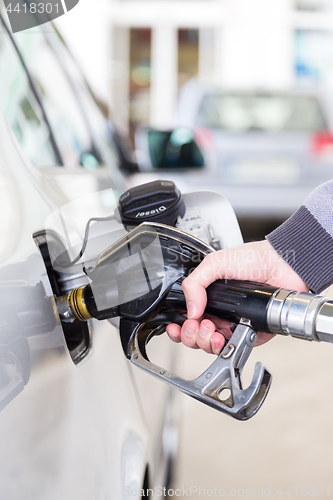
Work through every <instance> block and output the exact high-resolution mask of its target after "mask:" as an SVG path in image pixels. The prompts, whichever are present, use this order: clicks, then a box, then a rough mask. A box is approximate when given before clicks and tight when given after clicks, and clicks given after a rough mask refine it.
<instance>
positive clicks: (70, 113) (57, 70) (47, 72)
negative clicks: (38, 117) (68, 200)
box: [15, 29, 99, 168]
mask: <svg viewBox="0 0 333 500" xmlns="http://www.w3.org/2000/svg"><path fill="white" fill-rule="evenodd" d="M15 42H16V43H17V45H18V47H19V50H20V52H21V54H22V57H23V59H24V61H25V63H26V65H27V68H28V70H29V72H30V73H31V74H32V76H33V78H34V80H35V82H36V85H37V87H38V92H39V94H40V96H41V99H42V103H43V106H44V108H45V112H46V115H47V117H48V120H49V122H50V124H51V128H52V131H53V134H54V137H55V140H56V142H57V145H58V147H59V150H60V153H61V156H62V158H63V161H64V164H65V165H66V166H76V165H80V164H81V165H83V166H87V167H88V168H96V167H98V166H99V164H98V161H97V159H96V158H95V157H94V156H93V146H92V141H91V137H90V135H89V132H88V130H87V127H86V125H85V123H84V120H83V117H82V113H81V110H80V108H79V106H78V103H77V100H76V98H75V95H74V93H73V90H72V89H71V87H70V85H69V82H68V80H67V78H66V75H65V74H64V72H63V70H62V67H61V65H60V64H59V62H58V60H57V58H56V56H55V54H54V53H53V51H52V48H51V47H50V45H49V44H48V42H47V40H46V38H45V36H44V34H43V33H42V32H41V31H39V30H37V29H34V32H33V33H27V32H22V33H17V34H15Z"/></svg>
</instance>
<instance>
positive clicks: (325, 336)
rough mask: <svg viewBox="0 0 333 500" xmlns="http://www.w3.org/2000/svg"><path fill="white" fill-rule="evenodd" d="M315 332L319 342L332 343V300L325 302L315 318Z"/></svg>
mask: <svg viewBox="0 0 333 500" xmlns="http://www.w3.org/2000/svg"><path fill="white" fill-rule="evenodd" d="M316 334H317V337H318V340H320V341H321V342H330V343H333V301H332V300H329V301H327V302H325V303H324V304H323V305H322V306H321V308H320V309H319V311H318V314H317V318H316Z"/></svg>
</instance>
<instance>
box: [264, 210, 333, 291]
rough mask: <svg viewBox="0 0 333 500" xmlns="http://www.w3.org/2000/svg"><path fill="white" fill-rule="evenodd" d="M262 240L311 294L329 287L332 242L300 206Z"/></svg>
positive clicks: (332, 278)
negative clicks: (287, 265)
mask: <svg viewBox="0 0 333 500" xmlns="http://www.w3.org/2000/svg"><path fill="white" fill-rule="evenodd" d="M266 238H267V240H268V241H269V242H270V244H271V245H272V247H273V248H274V249H275V250H276V251H277V252H278V254H279V255H280V256H281V257H282V258H283V259H284V260H285V261H286V262H287V263H288V264H289V265H290V266H291V267H292V268H293V269H294V271H296V273H297V274H298V275H299V276H300V277H301V278H302V280H303V281H304V282H305V283H306V284H307V285H308V287H309V288H310V289H311V290H313V291H314V292H315V293H320V292H322V291H323V290H325V288H327V287H329V286H330V285H332V283H333V238H332V237H331V236H330V235H329V234H328V233H327V232H326V231H325V229H324V228H323V227H322V226H321V225H320V224H319V222H318V221H317V219H316V218H315V217H314V216H313V215H312V213H311V212H310V211H309V210H308V209H307V208H306V207H305V206H304V205H303V206H301V208H299V209H298V210H297V212H295V213H294V215H292V216H291V217H290V218H289V219H288V220H286V222H284V223H283V224H281V226H279V227H278V228H277V229H275V230H274V231H273V232H272V233H270V234H269V235H267V236H266Z"/></svg>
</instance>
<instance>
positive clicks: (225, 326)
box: [167, 240, 309, 354]
mask: <svg viewBox="0 0 333 500" xmlns="http://www.w3.org/2000/svg"><path fill="white" fill-rule="evenodd" d="M222 278H224V279H236V280H250V281H259V282H261V283H267V284H269V285H273V286H276V287H279V288H286V289H288V290H296V291H299V292H308V291H309V288H308V287H307V285H306V284H305V283H304V281H302V279H301V278H300V277H299V276H298V274H297V273H296V272H295V271H294V270H293V269H292V268H291V267H290V266H289V264H287V263H286V262H285V261H284V260H283V259H282V257H280V255H279V254H278V253H277V252H276V251H275V250H274V248H273V247H272V246H271V245H270V243H269V242H268V241H266V240H264V241H258V242H254V243H246V244H244V245H241V246H238V247H233V248H229V249H227V250H220V251H219V252H214V253H211V254H209V255H207V257H206V258H205V259H204V260H203V262H202V263H201V264H200V265H199V266H198V267H197V268H196V269H195V270H194V271H193V272H192V273H191V274H190V275H189V276H188V277H187V278H186V279H185V280H184V281H183V290H184V294H185V298H186V304H187V317H188V319H187V320H186V321H185V323H184V324H183V326H182V328H181V327H180V326H179V325H176V324H170V325H168V326H167V333H168V335H169V337H170V339H171V340H173V341H174V342H183V344H184V345H186V346H187V347H192V348H194V349H199V348H200V349H203V350H204V351H206V352H208V353H214V354H219V352H220V351H221V349H222V347H223V346H224V344H225V338H227V339H229V338H230V336H231V331H230V323H229V322H227V321H224V320H221V319H218V318H212V319H213V320H214V321H212V319H209V318H208V316H203V314H204V310H205V307H206V304H207V294H206V288H207V287H208V285H210V284H211V283H213V281H216V280H217V279H222ZM271 338H272V335H270V334H268V333H263V332H261V333H260V334H259V337H258V342H257V345H260V344H263V343H265V342H267V341H268V340H269V339H271Z"/></svg>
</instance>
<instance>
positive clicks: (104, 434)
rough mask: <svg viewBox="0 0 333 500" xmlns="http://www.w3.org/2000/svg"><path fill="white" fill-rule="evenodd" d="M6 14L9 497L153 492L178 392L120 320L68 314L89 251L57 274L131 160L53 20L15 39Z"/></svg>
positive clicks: (0, 198) (170, 445) (0, 267)
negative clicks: (156, 372) (131, 355)
mask: <svg viewBox="0 0 333 500" xmlns="http://www.w3.org/2000/svg"><path fill="white" fill-rule="evenodd" d="M5 16H6V14H5V13H4V11H1V19H0V75H1V76H0V191H1V192H0V209H1V216H0V227H1V243H0V304H1V305H0V309H1V315H0V316H1V321H0V323H1V326H0V409H1V412H0V439H1V450H0V464H1V473H0V482H1V495H2V496H3V497H4V498H6V499H7V500H10V499H13V500H14V499H22V498H24V499H26V500H28V499H31V500H32V499H33V500H37V499H39V498H40V499H42V498H43V499H46V498H47V499H48V500H52V499H54V500H58V499H59V498H62V499H68V500H69V499H71V500H74V499H80V500H84V499H87V500H92V499H97V498H112V499H121V498H125V497H126V495H127V494H130V495H131V498H140V489H141V488H143V487H148V486H154V485H159V486H164V485H165V484H166V481H167V476H168V474H169V473H170V467H171V462H172V459H173V457H174V454H175V452H176V447H177V439H175V436H176V433H177V425H178V424H177V415H176V417H175V414H174V413H173V408H174V406H173V401H174V395H173V392H172V391H170V389H169V388H168V386H166V385H161V384H160V383H159V382H158V381H157V380H155V379H153V378H152V377H150V376H149V375H147V374H145V373H143V372H141V371H140V370H138V369H137V368H135V367H132V366H131V365H130V363H129V362H128V361H127V360H126V358H125V356H124V353H123V350H122V347H121V342H120V338H119V331H118V328H117V325H116V324H111V323H110V322H108V321H101V322H98V321H95V320H91V321H89V322H88V325H86V324H84V323H82V325H83V326H82V325H81V326H79V327H78V328H77V330H76V332H74V330H73V325H74V323H73V325H71V324H70V325H69V326H68V327H67V329H66V327H65V326H64V325H62V324H61V323H60V320H59V315H58V312H57V308H56V304H55V296H56V295H57V294H63V293H66V291H68V290H70V289H71V288H73V286H76V285H77V286H80V285H82V284H83V283H85V282H87V276H86V275H85V273H84V270H83V265H84V264H83V262H82V260H81V261H80V260H79V261H78V263H77V264H75V265H73V266H72V267H71V268H70V269H66V271H61V270H60V271H59V269H58V271H55V267H54V265H53V264H52V252H51V250H50V248H51V246H52V241H53V240H52V238H54V235H55V234H56V233H57V231H58V229H59V227H58V226H57V223H59V224H60V226H61V227H62V230H63V231H64V232H65V237H68V238H69V237H71V232H72V233H73V234H75V235H76V236H75V237H78V240H75V242H76V243H77V241H79V242H80V241H81V242H82V231H84V228H85V226H86V224H87V221H88V220H89V219H90V218H91V217H96V216H99V217H103V216H106V215H110V213H111V212H112V211H113V209H114V208H115V205H116V202H117V199H118V197H119V195H120V194H121V193H122V192H123V191H124V190H125V189H126V180H125V178H124V176H123V175H122V174H121V172H120V167H121V164H122V162H123V164H125V166H126V159H125V157H124V154H123V151H122V149H121V146H120V144H119V140H118V138H117V137H116V134H115V131H114V130H113V129H112V126H111V125H110V124H107V122H106V120H105V119H104V117H103V116H102V114H101V112H100V110H99V109H98V107H97V105H96V102H95V100H94V98H93V95H92V94H91V92H90V90H89V88H88V87H87V85H86V82H85V80H84V79H83V77H82V75H81V74H80V72H79V70H78V68H77V67H76V66H75V62H74V61H73V60H72V59H71V56H70V54H69V53H68V52H67V50H66V47H65V46H64V44H63V42H62V40H61V38H60V36H59V34H58V33H57V32H56V31H55V30H54V29H53V28H52V25H51V24H48V25H47V27H44V28H43V27H41V28H34V29H33V33H20V34H16V35H14V36H13V35H12V34H11V32H10V30H9V29H8V25H7V22H6V17H5ZM59 221H60V222H59ZM115 238H116V236H115ZM50 245H51V246H50ZM105 245H106V243H105V241H101V243H100V244H99V247H97V249H96V254H95V255H94V257H92V260H91V262H93V261H94V259H96V257H97V255H98V252H100V251H102V250H104V249H105ZM86 263H87V262H86ZM71 329H72V330H71ZM173 348H174V346H173V344H172V343H171V342H167V339H166V344H165V346H164V348H163V349H162V350H161V349H160V347H159V348H158V353H159V356H160V357H161V358H162V362H164V363H165V364H166V365H167V364H168V361H170V360H171V359H172V358H173V359H175V358H174V355H173ZM86 361H87V362H86ZM170 362H171V361H170ZM170 435H172V436H173V440H171V441H170V440H168V436H170ZM126 488H127V490H126ZM128 492H129V493H128Z"/></svg>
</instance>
